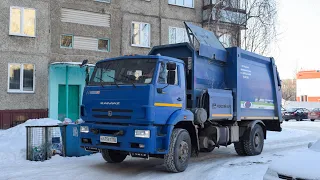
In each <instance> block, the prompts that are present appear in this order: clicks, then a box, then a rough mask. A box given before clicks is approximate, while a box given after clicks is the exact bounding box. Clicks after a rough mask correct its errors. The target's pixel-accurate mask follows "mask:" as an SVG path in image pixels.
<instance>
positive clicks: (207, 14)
mask: <svg viewBox="0 0 320 180" xmlns="http://www.w3.org/2000/svg"><path fill="white" fill-rule="evenodd" d="M210 18H211V19H210ZM209 19H210V21H215V22H218V23H223V24H229V25H236V26H241V27H243V28H245V26H246V10H245V0H204V6H203V18H202V20H203V22H208V21H209Z"/></svg>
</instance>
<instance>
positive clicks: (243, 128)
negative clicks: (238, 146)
mask: <svg viewBox="0 0 320 180" xmlns="http://www.w3.org/2000/svg"><path fill="white" fill-rule="evenodd" d="M256 124H258V125H260V126H261V127H262V129H263V134H264V139H267V128H266V125H265V124H264V123H263V121H261V120H254V121H242V122H239V127H240V139H249V137H247V136H246V135H248V134H250V133H246V132H248V131H251V130H252V129H253V128H254V126H255V125H256Z"/></svg>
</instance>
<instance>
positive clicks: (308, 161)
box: [270, 140, 320, 179]
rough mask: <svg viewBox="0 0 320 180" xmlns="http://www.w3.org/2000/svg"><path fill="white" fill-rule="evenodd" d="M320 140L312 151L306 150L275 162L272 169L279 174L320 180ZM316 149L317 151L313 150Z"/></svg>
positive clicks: (271, 166)
mask: <svg viewBox="0 0 320 180" xmlns="http://www.w3.org/2000/svg"><path fill="white" fill-rule="evenodd" d="M319 146H320V140H319V141H317V143H315V144H314V146H312V147H311V148H310V149H304V150H302V151H300V152H295V153H291V154H290V155H288V156H285V157H284V158H281V159H279V160H277V161H274V162H273V163H272V164H271V165H270V169H272V170H274V171H276V172H277V173H279V174H282V175H286V176H291V177H296V178H303V179H320V171H319V165H320V147H319ZM313 148H314V149H316V150H317V151H314V150H313Z"/></svg>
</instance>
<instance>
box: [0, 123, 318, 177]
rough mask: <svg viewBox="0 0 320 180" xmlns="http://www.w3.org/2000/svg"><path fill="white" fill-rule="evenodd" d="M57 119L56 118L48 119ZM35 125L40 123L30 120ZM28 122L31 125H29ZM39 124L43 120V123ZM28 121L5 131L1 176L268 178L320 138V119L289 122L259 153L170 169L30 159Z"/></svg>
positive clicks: (203, 158) (223, 155) (229, 153)
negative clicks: (278, 163)
mask: <svg viewBox="0 0 320 180" xmlns="http://www.w3.org/2000/svg"><path fill="white" fill-rule="evenodd" d="M42 121H45V122H46V123H47V124H55V123H57V121H55V120H50V119H46V120H42ZM28 123H29V124H33V123H36V122H35V121H29V122H28ZM28 123H27V124H28ZM39 123H43V122H40V121H39ZM24 126H25V125H19V126H17V127H15V128H12V129H9V130H6V131H0V179H1V180H2V179H10V180H13V179H14V180H15V179H17V180H18V179H33V180H38V179H39V180H40V179H53V180H60V179H62V180H64V179H72V178H74V179H78V180H82V179H83V180H84V179H86V180H87V179H97V180H99V179H170V178H172V179H181V178H183V179H211V180H215V179H217V180H225V179H226V180H233V179H235V180H236V179H237V180H238V179H241V180H255V179H259V180H260V179H262V177H263V175H264V174H265V172H266V170H267V168H268V166H269V164H270V163H271V162H272V161H273V160H276V159H280V158H283V157H285V156H286V155H288V154H290V153H292V152H298V151H301V150H303V149H306V148H307V145H308V143H309V142H314V141H316V140H317V139H319V138H320V121H316V122H310V121H303V122H296V121H289V122H284V123H283V131H282V132H280V133H278V132H269V133H268V139H267V141H266V143H265V146H264V151H263V153H262V154H261V155H259V156H252V157H240V156H237V155H236V152H235V151H234V148H233V146H229V147H227V148H225V147H221V148H220V149H216V150H214V151H213V152H212V153H201V154H200V157H197V158H192V159H191V162H190V164H189V167H188V169H187V170H186V171H185V172H183V173H178V174H172V173H167V172H166V171H165V169H164V167H163V165H162V160H160V159H150V160H144V159H135V158H130V157H128V158H127V159H126V160H125V161H124V162H123V163H121V164H108V163H106V162H105V161H104V160H103V159H102V157H101V155H100V154H95V155H90V156H85V157H80V158H76V157H72V158H63V157H60V156H54V157H53V158H52V159H50V160H47V161H44V162H32V161H27V160H25V134H26V133H25V127H24Z"/></svg>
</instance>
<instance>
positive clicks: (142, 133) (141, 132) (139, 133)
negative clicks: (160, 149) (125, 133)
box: [134, 130, 150, 138]
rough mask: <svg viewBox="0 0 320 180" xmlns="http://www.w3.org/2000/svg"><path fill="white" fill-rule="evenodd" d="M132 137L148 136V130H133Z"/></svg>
mask: <svg viewBox="0 0 320 180" xmlns="http://www.w3.org/2000/svg"><path fill="white" fill-rule="evenodd" d="M134 137H138V138H150V130H135V131H134Z"/></svg>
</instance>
